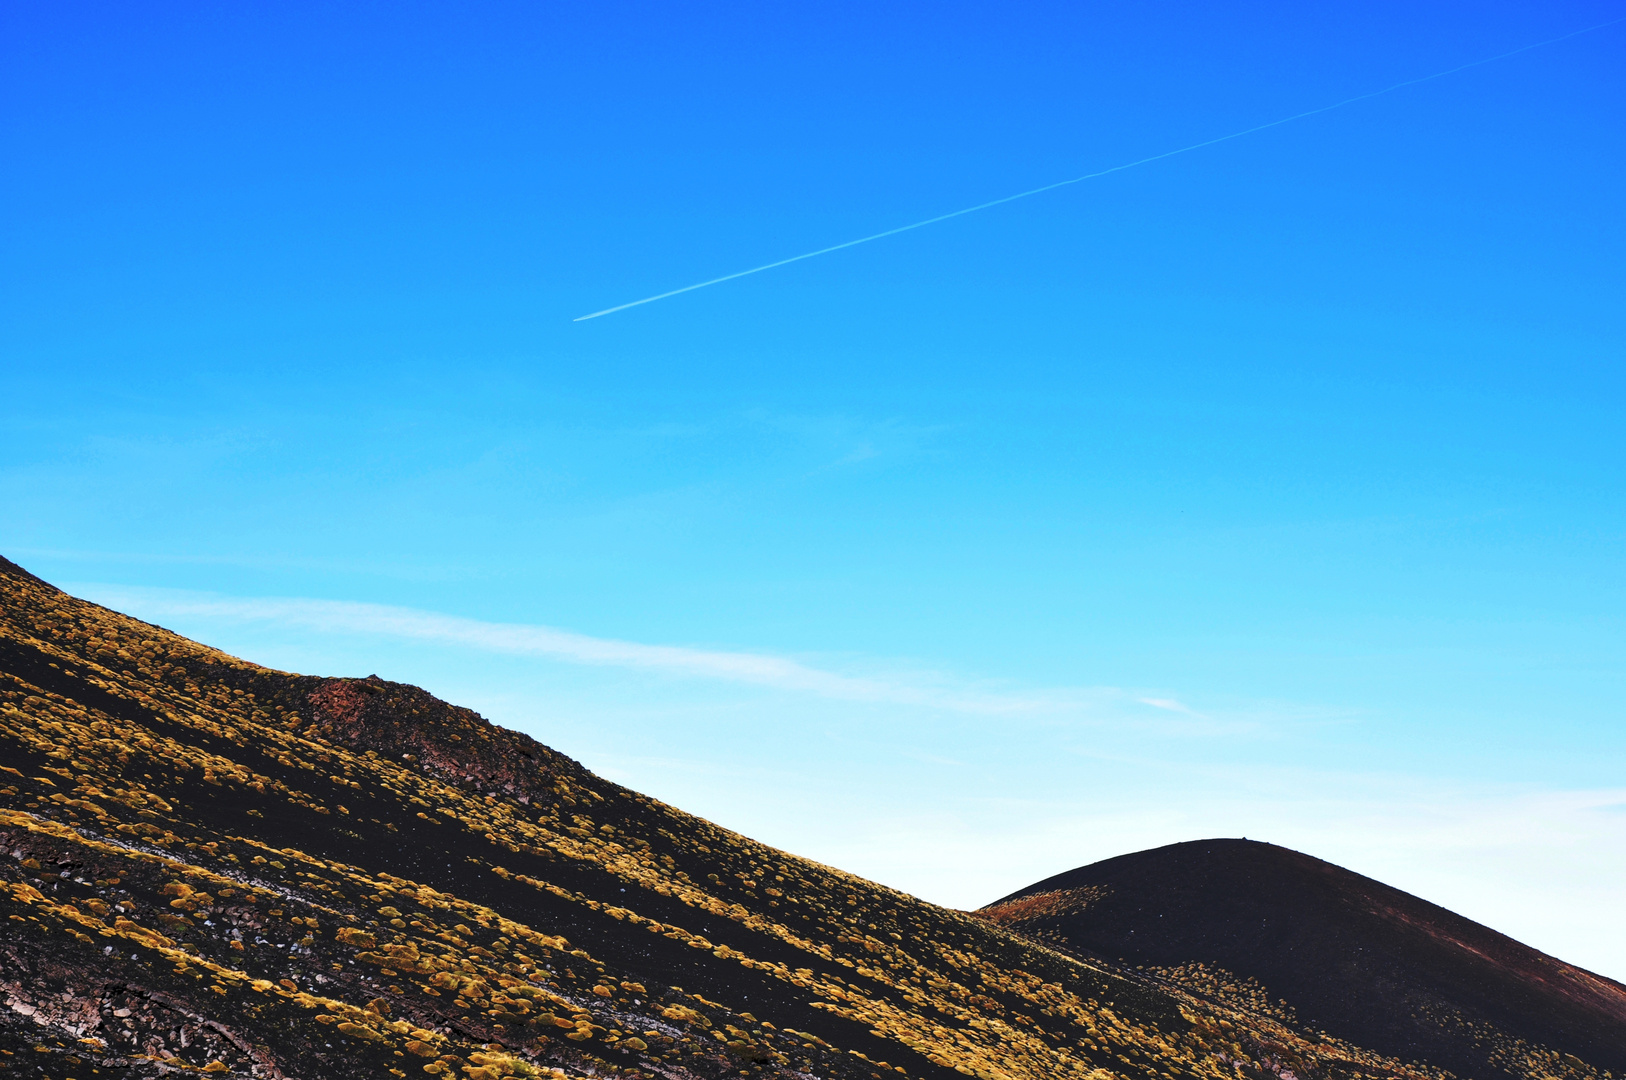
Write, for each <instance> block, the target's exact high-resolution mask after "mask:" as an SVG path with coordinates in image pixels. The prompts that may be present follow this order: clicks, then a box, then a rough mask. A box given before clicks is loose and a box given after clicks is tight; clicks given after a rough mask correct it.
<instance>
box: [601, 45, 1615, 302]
mask: <svg viewBox="0 0 1626 1080" xmlns="http://www.w3.org/2000/svg"><path fill="white" fill-rule="evenodd" d="M1621 22H1626V15H1623V16H1621V17H1620V18H1617V19H1610V20H1609V21H1608V22H1601V23H1596V24H1594V25H1592V26H1587V27H1583V28H1581V29H1579V30H1571V31H1570V32H1569V33H1567V34H1560V35H1559V36H1557V37H1552V38H1547V39H1545V40H1543V41H1536V42H1532V43H1530V44H1529V45H1521V46H1519V47H1518V48H1517V49H1509V50H1508V51H1507V52H1503V53H1497V54H1496V55H1495V56H1486V57H1483V58H1481V59H1479V60H1471V61H1469V62H1468V63H1466V64H1458V65H1457V66H1456V67H1451V68H1446V69H1445V70H1444V71H1436V72H1434V73H1433V74H1431V75H1420V76H1418V77H1417V78H1415V79H1406V80H1405V81H1403V82H1397V83H1394V84H1392V85H1390V86H1385V87H1384V88H1383V89H1381V90H1369V91H1367V92H1366V93H1364V94H1356V95H1355V96H1354V97H1347V98H1344V99H1343V100H1341V101H1335V102H1333V103H1332V104H1330V105H1321V106H1319V107H1317V108H1314V109H1306V110H1304V111H1303V112H1298V113H1294V114H1293V115H1292V116H1284V117H1282V118H1281V119H1279V120H1270V121H1267V122H1266V123H1263V124H1255V125H1254V126H1253V127H1247V128H1243V129H1242V130H1240V131H1233V132H1231V133H1229V134H1227V135H1218V136H1215V137H1214V138H1212V139H1204V140H1203V141H1202V142H1194V143H1191V144H1190V145H1189V146H1182V147H1179V148H1178V149H1175V150H1165V151H1163V152H1162V153H1161V154H1153V155H1151V156H1150V157H1143V158H1139V159H1137V160H1135V161H1127V162H1125V163H1124V164H1122V165H1114V166H1112V167H1111V168H1109V169H1101V170H1100V171H1098V172H1092V173H1085V174H1084V175H1083V176H1075V177H1072V178H1071V179H1069V180H1057V181H1056V182H1055V183H1053V184H1045V185H1044V186H1043V187H1036V188H1030V189H1028V190H1027V191H1019V192H1017V193H1016V194H1015V195H1006V196H1004V197H1002V198H998V199H990V200H988V201H987V202H983V203H978V204H977V205H975V206H967V207H965V208H964V209H963V210H951V211H949V212H948V213H946V214H938V215H937V216H936V217H929V218H926V219H925V220H924V221H916V222H913V223H911V224H909V225H899V226H898V227H897V228H894V229H887V230H885V231H884V232H878V233H872V234H870V235H869V236H861V237H859V238H858V239H857V240H847V241H844V242H843V243H840V244H831V245H830V246H829V247H822V248H819V249H818V250H817V251H808V252H804V253H803V254H801V255H792V256H790V257H789V258H788V259H779V260H777V261H775V262H771V263H763V264H762V265H761V266H753V267H752V268H751V269H749V270H739V271H736V272H735V273H732V274H724V275H723V276H722V277H715V278H712V279H711V280H710V281H701V282H697V283H695V284H693V285H685V286H683V287H682V288H681V289H671V290H668V291H667V292H663V293H656V294H655V295H654V296H646V297H644V298H643V299H642V300H633V301H630V302H629V303H625V304H617V305H616V306H615V307H608V308H605V309H604V310H603V311H595V312H593V313H592V314H591V315H578V316H577V317H576V318H574V319H572V320H571V322H586V321H587V320H588V319H597V318H599V317H600V316H603V315H613V314H615V313H616V312H617V311H625V310H627V309H628V308H635V307H638V306H639V305H641V304H653V303H654V302H655V301H657V300H665V299H666V298H667V297H669V296H677V295H679V294H680V293H686V292H694V291H695V290H696V289H704V288H706V287H707V286H709V285H720V284H722V283H723V282H725V281H733V280H734V279H735V278H742V277H748V276H749V275H751V274H760V273H762V271H764V270H772V269H774V268H775V267H780V266H788V265H789V264H790V263H793V262H801V261H802V260H803V259H813V258H817V257H818V256H820V255H828V254H830V253H831V252H832V251H840V250H842V249H843V248H850V247H857V246H858V245H859V244H867V243H869V242H870V241H872V240H882V239H885V238H886V237H888V236H896V235H898V234H899V233H905V232H909V231H910V230H912V229H922V228H925V227H926V226H927V225H935V224H937V223H938V222H939V221H947V220H949V219H950V218H957V217H964V216H965V215H966V214H975V213H976V212H977V211H978V210H987V209H988V208H989V207H992V206H1000V205H1002V204H1004V203H1008V202H1015V201H1016V200H1018V199H1026V198H1030V197H1031V196H1034V195H1042V194H1043V193H1045V192H1047V191H1054V190H1056V189H1057V188H1062V187H1067V186H1069V185H1071V184H1082V183H1083V182H1084V181H1086V180H1095V179H1097V178H1099V177H1102V176H1110V175H1111V174H1113V173H1117V172H1123V171H1124V170H1125V169H1133V168H1135V167H1136V166H1139V165H1146V164H1150V163H1151V162H1154V161H1162V160H1163V159H1165V158H1171V157H1175V156H1176V155H1178V154H1189V153H1191V151H1193V150H1201V149H1203V148H1204V147H1207V146H1213V145H1215V144H1217V143H1222V142H1230V141H1231V140H1232V139H1240V138H1242V137H1243V136H1244V135H1252V134H1254V133H1256V132H1260V131H1266V130H1268V129H1270V128H1273V127H1281V126H1282V125H1283V124H1291V123H1293V122H1294V121H1295V120H1303V119H1304V118H1305V117H1309V116H1318V115H1320V114H1321V113H1326V112H1332V111H1333V110H1334V109H1342V108H1343V107H1344V106H1346V105H1353V104H1355V103H1356V102H1358V101H1369V100H1371V99H1372V98H1375V97H1382V96H1383V95H1384V94H1391V93H1393V92H1395V91H1396V90H1404V89H1405V88H1406V87H1408V86H1417V85H1418V84H1420V83H1426V82H1432V81H1433V80H1435V79H1443V78H1445V77H1446V76H1447V75H1455V74H1457V73H1458V72H1461V71H1467V70H1469V69H1470V68H1476V67H1483V66H1484V65H1486V64H1494V63H1496V62H1497V61H1498V60H1506V59H1507V58H1508V57H1510V56H1518V55H1519V54H1520V53H1527V52H1530V51H1531V50H1532V49H1541V48H1545V47H1546V46H1548V45H1556V44H1558V43H1559V42H1560V41H1568V40H1569V39H1570V38H1573V37H1580V36H1581V35H1582V34H1590V33H1592V32H1593V31H1595V30H1602V29H1604V28H1605V27H1610V26H1614V25H1615V24H1617V23H1621Z"/></svg>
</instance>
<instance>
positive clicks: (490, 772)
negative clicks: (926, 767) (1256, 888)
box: [0, 560, 1597, 1080]
mask: <svg viewBox="0 0 1626 1080" xmlns="http://www.w3.org/2000/svg"><path fill="white" fill-rule="evenodd" d="M0 589H3V604H0V766H3V767H4V769H5V771H4V772H3V773H0V852H4V857H3V858H0V870H3V876H0V906H3V908H4V911H3V912H0V915H3V916H4V917H5V919H6V920H7V923H6V925H7V926H8V927H9V928H10V929H9V931H8V933H7V934H6V935H5V936H4V937H3V938H0V984H3V985H0V989H3V990H4V991H5V992H6V995H7V997H6V1004H7V1008H6V1009H5V1010H0V1067H9V1068H11V1069H12V1070H14V1071H12V1072H10V1073H3V1068H0V1073H3V1074H4V1075H41V1076H47V1075H48V1076H52V1077H62V1076H73V1077H76V1078H77V1080H84V1077H85V1076H87V1075H92V1074H94V1075H128V1076H149V1075H159V1074H160V1073H165V1072H166V1070H167V1071H169V1072H172V1071H173V1070H174V1069H176V1068H186V1069H202V1070H204V1071H208V1072H211V1073H214V1074H225V1073H235V1074H240V1075H260V1076H287V1077H301V1078H311V1077H359V1076H373V1075H378V1076H382V1075H395V1076H404V1075H414V1076H416V1075H419V1074H429V1075H436V1076H446V1077H460V1076H467V1077H471V1078H473V1080H486V1078H495V1077H501V1076H508V1075H513V1076H535V1075H540V1074H542V1073H546V1072H550V1071H551V1072H553V1073H555V1074H560V1073H563V1074H567V1075H570V1076H581V1075H598V1076H625V1077H629V1078H630V1077H634V1076H639V1077H653V1076H656V1075H659V1076H665V1077H669V1078H672V1080H682V1078H687V1077H722V1076H776V1075H794V1076H817V1077H829V1078H842V1077H853V1078H861V1080H862V1078H867V1080H884V1078H885V1077H888V1076H893V1077H922V1078H924V1077H940V1078H944V1080H947V1078H948V1077H950V1075H951V1074H953V1075H955V1076H975V1077H980V1078H983V1080H995V1078H1000V1080H1004V1078H1009V1080H1027V1078H1032V1080H1038V1078H1047V1080H1048V1078H1062V1077H1069V1076H1073V1077H1095V1078H1097V1080H1106V1078H1107V1077H1108V1076H1121V1077H1126V1078H1143V1077H1144V1078H1151V1077H1160V1076H1161V1077H1184V1076H1205V1077H1216V1078H1217V1077H1221V1076H1224V1077H1227V1078H1232V1080H1235V1078H1239V1077H1240V1078H1245V1080H1265V1078H1266V1077H1267V1076H1269V1077H1279V1078H1281V1080H1290V1077H1289V1074H1291V1077H1292V1078H1318V1077H1328V1078H1334V1077H1356V1076H1373V1077H1376V1076H1420V1077H1421V1076H1441V1075H1442V1074H1440V1073H1439V1072H1438V1071H1437V1070H1432V1069H1427V1068H1413V1067H1410V1066H1406V1065H1403V1064H1401V1063H1399V1062H1396V1061H1392V1060H1389V1059H1386V1058H1382V1057H1380V1056H1378V1055H1375V1054H1373V1053H1371V1052H1369V1051H1367V1050H1364V1049H1362V1048H1360V1047H1356V1046H1353V1045H1349V1044H1346V1043H1340V1042H1338V1041H1336V1040H1333V1039H1330V1038H1326V1037H1322V1036H1319V1035H1315V1034H1306V1033H1303V1032H1300V1031H1297V1030H1295V1029H1294V1028H1293V1027H1292V1026H1291V1025H1289V1024H1288V1023H1285V1022H1283V1021H1281V1020H1280V1019H1277V1018H1273V1017H1271V1016H1269V1015H1265V1014H1262V1013H1254V1012H1250V1011H1248V1010H1246V1009H1243V1008H1238V1007H1235V1006H1233V1005H1231V1004H1227V1003H1225V1002H1222V1001H1208V1000H1205V999H1204V998H1203V997H1202V996H1200V995H1198V994H1195V993H1192V992H1189V991H1187V990H1185V989H1182V988H1181V987H1179V986H1177V985H1173V984H1169V983H1165V982H1160V981H1158V980H1156V979H1153V978H1149V977H1147V976H1145V975H1143V974H1140V973H1136V972H1134V971H1132V970H1129V971H1118V970H1115V969H1113V968H1112V967H1111V966H1109V965H1106V964H1102V963H1096V962H1092V961H1083V960H1079V959H1076V958H1072V957H1068V956H1066V955H1064V954H1062V953H1060V952H1057V951H1054V950H1052V949H1051V948H1049V947H1047V946H1046V945H1044V944H1042V943H1038V942H1034V941H1030V940H1027V939H1025V938H1023V937H1022V936H1020V935H1018V934H1014V933H1011V932H1009V931H1007V930H1005V929H1002V928H1000V927H998V926H995V925H993V924H991V923H989V922H988V921H986V920H984V919H981V918H977V917H973V916H970V915H967V914H965V913H961V912H955V911H949V910H945V909H943V908H939V907H935V906H933V905H930V904H927V903H924V902H922V901H919V900H917V899H914V898H912V897H909V896H906V895H903V894H900V893H897V892H894V891H892V890H889V889H886V888H883V887H881V886H878V885H875V884H873V883H871V882H866V881H863V880H861V879H859V878H856V877H853V876H852V875H849V874H845V873H842V872H841V871H839V870H835V869H832V868H830V867H826V866H822V865H820V864H817V863H813V862H810V861H807V860H804V859H799V858H796V857H795V856H792V855H789V854H787V853H785V852H782V851H778V850H775V849H773V848H770V847H767V846H765V845H762V844H759V843H756V842H754V841H752V840H749V839H747V838H745V837H742V836H739V835H737V834H734V833H731V832H728V831H727V830H724V829H720V828H717V827H716V826H714V825H712V824H710V823H708V822H706V821H703V820H700V819H698V818H694V817H691V816H689V815H686V814H684V813H682V812H681V811H678V810H675V809H673V808H671V807H669V806H666V805H664V804H662V803H660V802H659V801H657V800H654V799H650V798H648V797H646V796H643V795H640V794H638V793H636V792H632V791H628V790H626V789H624V788H621V787H618V786H616V785H614V784H610V783H608V782H606V781H603V780H601V779H599V778H598V777H596V776H594V775H592V774H591V773H589V772H587V771H586V770H584V769H583V768H581V767H580V766H579V765H578V764H576V763H575V762H574V761H571V760H570V759H568V758H566V757H564V756H562V755H560V754H557V753H555V752H554V751H552V750H549V749H548V748H547V747H544V746H542V745H540V744H538V743H536V742H535V741H533V740H531V739H529V738H526V737H524V736H522V735H518V734H516V733H513V732H509V731H505V730H503V729H500V728H495V727H493V726H491V725H490V724H488V723H486V722H485V721H484V720H482V719H481V718H480V717H478V716H477V715H475V714H474V713H472V712H469V711H468V710H465V709H459V708H456V707H453V706H450V705H447V704H445V703H444V702H440V701H438V700H436V699H435V698H433V697H431V696H430V695H428V694H426V693H424V692H423V691H421V690H418V689H416V688H413V687H410V686H404V685H400V684H395V683H387V682H382V681H379V680H376V679H317V678H309V677H301V676H295V675H290V674H286V673H283V672H277V671H272V670H269V669H266V668H262V667H258V666H256V665H253V664H249V663H245V662H244V661H241V660H238V659H236V658H233V657H230V656H227V655H225V654H223V653H220V652H218V651H216V650H213V649H209V648H207V647H205V646H202V645H199V644H196V643H194V642H191V641H188V640H186V639H184V638H181V637H178V636H176V635H174V634H171V633H168V632H167V631H164V630H161V629H159V628H156V627H153V626H151V625H148V624H146V623H142V622H139V621H137V620H134V619H130V618H128V617H126V616H122V615H119V614H117V613H115V612H111V611H108V610H106V609H103V608H100V607H97V606H96V605H93V604H88V603H85V602H83V601H79V600H76V599H74V598H72V597H69V596H67V595H66V594H64V593H61V592H60V591H58V590H56V589H54V588H52V587H51V586H49V585H47V584H45V583H44V582H41V581H39V580H37V579H35V578H33V577H31V576H29V575H27V574H26V573H25V572H23V571H21V570H20V569H18V568H16V567H15V566H13V565H11V564H10V563H5V562H4V561H3V560H0ZM810 809H811V808H810ZM166 1074H167V1073H166ZM1576 1075H1577V1076H1582V1075H1584V1076H1586V1077H1587V1078H1588V1080H1591V1078H1593V1077H1595V1076H1596V1075H1597V1074H1596V1073H1595V1072H1591V1073H1577V1074H1576Z"/></svg>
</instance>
